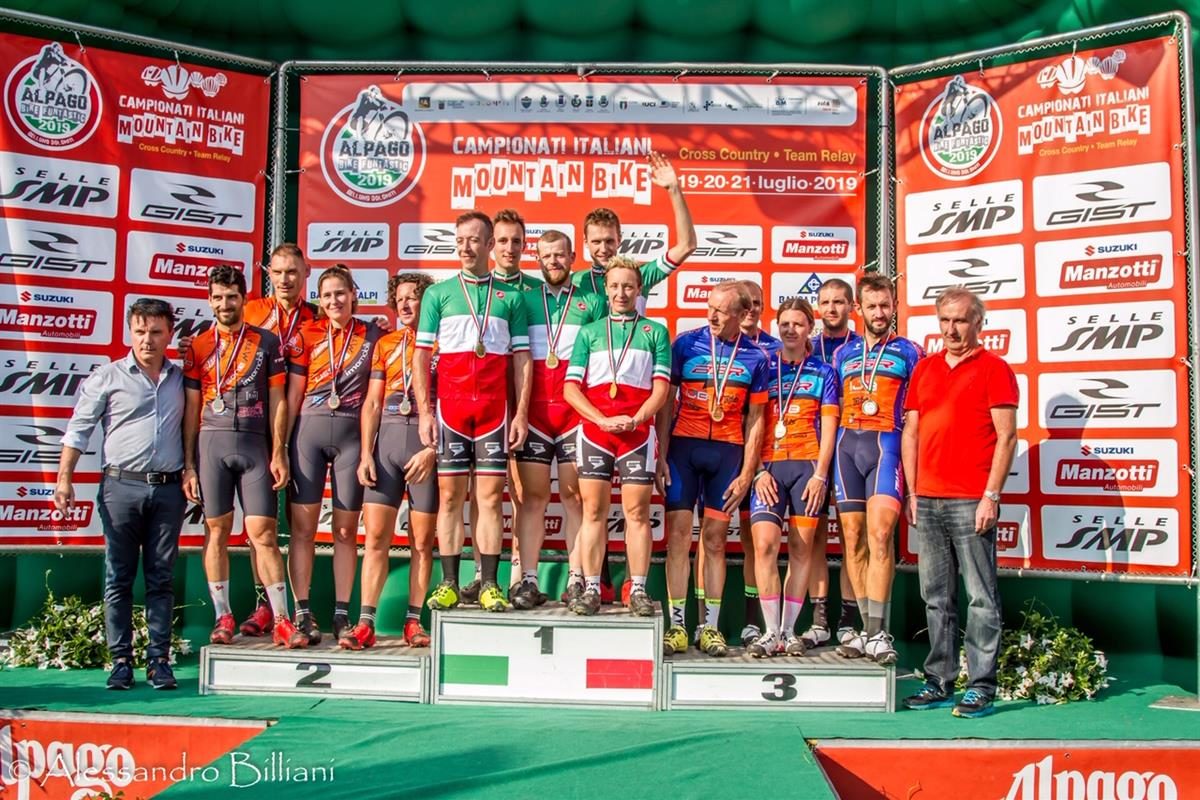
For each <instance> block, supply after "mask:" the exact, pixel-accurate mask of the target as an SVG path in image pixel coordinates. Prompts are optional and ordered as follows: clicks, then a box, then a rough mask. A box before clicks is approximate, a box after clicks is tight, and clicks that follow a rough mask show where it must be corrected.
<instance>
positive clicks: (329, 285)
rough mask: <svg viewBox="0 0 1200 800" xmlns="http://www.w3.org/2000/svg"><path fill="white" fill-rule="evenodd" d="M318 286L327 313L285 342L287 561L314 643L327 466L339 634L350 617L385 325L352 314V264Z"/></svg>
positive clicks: (303, 625) (303, 626)
mask: <svg viewBox="0 0 1200 800" xmlns="http://www.w3.org/2000/svg"><path fill="white" fill-rule="evenodd" d="M317 292H318V302H319V303H320V308H321V313H322V314H323V317H322V318H321V319H318V320H317V321H315V322H310V323H308V324H306V325H305V326H304V327H302V328H301V329H300V330H299V332H297V333H295V334H293V336H292V339H291V341H289V342H288V345H287V347H288V353H289V357H290V361H289V364H288V373H289V377H288V412H289V414H288V416H289V420H288V421H289V424H290V428H291V430H290V451H289V452H290V455H291V467H292V470H291V471H292V483H291V510H292V518H291V521H292V537H291V541H290V544H289V547H288V569H289V571H290V572H291V576H292V592H293V593H294V594H295V596H296V626H297V627H298V628H300V630H302V631H304V632H305V633H307V634H308V637H309V642H310V643H312V644H317V643H319V642H320V641H321V630H320V628H319V627H318V626H317V624H316V621H315V619H314V618H313V614H312V611H311V609H310V608H309V605H308V593H309V588H310V586H311V584H312V569H313V556H314V537H315V536H316V533H317V525H318V522H319V518H320V514H321V500H322V498H323V497H324V495H325V478H326V474H327V473H328V472H332V474H333V477H332V481H331V489H332V494H333V521H332V525H331V533H332V536H333V581H334V600H335V604H334V614H333V636H334V639H340V638H341V635H342V632H343V631H344V630H345V629H346V628H347V627H349V625H350V616H349V615H350V610H349V605H350V592H351V591H352V590H353V588H354V574H355V572H356V571H357V566H358V564H357V562H358V519H359V513H360V511H361V510H362V499H363V487H362V484H361V483H359V482H358V474H357V471H358V462H359V453H360V449H361V444H362V437H361V434H360V431H359V422H358V416H359V412H360V410H361V409H362V405H363V401H364V400H365V399H366V395H367V383H368V381H369V380H370V376H371V357H372V354H373V351H374V347H375V342H376V341H377V340H378V338H379V333H380V332H379V329H378V328H377V327H376V326H375V325H374V324H368V323H365V322H362V321H361V320H358V319H355V318H354V311H355V309H356V307H357V305H358V294H357V291H356V288H355V285H354V279H353V277H352V276H351V274H350V270H349V269H347V268H346V267H344V266H341V265H338V266H334V267H330V268H329V269H327V270H325V271H324V272H322V273H321V277H320V279H319V281H318V282H317Z"/></svg>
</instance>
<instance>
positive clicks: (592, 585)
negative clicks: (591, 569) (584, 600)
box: [583, 575, 600, 594]
mask: <svg viewBox="0 0 1200 800" xmlns="http://www.w3.org/2000/svg"><path fill="white" fill-rule="evenodd" d="M593 589H594V590H595V591H596V593H597V594H599V593H600V576H599V575H588V576H587V577H585V578H584V579H583V590H584V591H585V592H586V591H590V590H593Z"/></svg>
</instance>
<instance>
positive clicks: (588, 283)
mask: <svg viewBox="0 0 1200 800" xmlns="http://www.w3.org/2000/svg"><path fill="white" fill-rule="evenodd" d="M677 269H679V265H678V264H676V263H674V262H673V261H671V259H669V258H667V256H666V255H661V256H659V257H658V258H656V259H654V260H653V261H647V262H646V263H645V264H642V265H641V266H640V267H639V268H638V271H639V272H641V273H642V296H641V297H639V298H638V313H639V314H642V313H645V311H646V298H647V297H649V295H650V290H651V289H653V288H654V287H655V286H657V285H658V284H660V283H662V282H663V281H665V280H666V279H667V278H669V277H671V273H672V272H674V271H675V270H677ZM571 282H572V283H574V284H575V285H576V286H577V287H578V288H579V290H580V291H582V292H585V293H587V294H589V295H596V296H597V297H598V298H599V299H600V304H601V313H602V314H607V313H608V292H607V291H605V288H604V267H601V266H597V265H595V264H593V265H592V266H591V267H590V268H589V269H581V270H579V271H578V272H575V273H572V275H571Z"/></svg>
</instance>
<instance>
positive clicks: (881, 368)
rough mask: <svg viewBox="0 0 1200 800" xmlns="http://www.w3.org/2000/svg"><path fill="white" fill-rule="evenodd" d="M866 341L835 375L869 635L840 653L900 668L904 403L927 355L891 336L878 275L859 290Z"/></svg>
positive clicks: (840, 465)
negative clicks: (895, 635) (896, 590)
mask: <svg viewBox="0 0 1200 800" xmlns="http://www.w3.org/2000/svg"><path fill="white" fill-rule="evenodd" d="M858 305H859V310H860V313H861V315H862V319H863V325H864V326H865V331H864V333H863V338H861V339H856V340H854V341H852V342H848V343H847V344H845V345H844V346H842V347H841V348H839V349H838V351H837V355H835V356H834V358H833V368H834V371H835V372H837V374H838V380H839V381H840V382H841V385H842V421H841V428H840V431H839V434H838V444H837V455H836V462H835V467H834V472H835V476H836V486H837V508H838V522H839V524H840V525H841V532H842V542H843V549H844V550H845V567H844V569H846V570H847V571H848V572H849V573H850V582H851V584H852V585H853V586H854V595H855V597H857V598H858V608H859V613H860V614H861V615H862V618H863V621H864V623H865V630H863V631H861V632H859V633H857V634H856V635H854V636H852V637H850V638H849V640H848V641H847V642H846V643H845V644H842V645H839V646H838V650H837V651H838V653H839V654H840V655H842V656H843V657H845V658H861V657H862V656H864V655H865V656H867V657H868V658H870V659H872V660H873V661H875V662H877V663H879V664H894V663H896V651H895V649H894V648H893V647H892V637H891V635H890V634H888V633H887V632H886V631H885V630H884V628H885V627H886V625H887V618H888V612H889V611H890V606H891V596H892V579H893V578H894V577H895V574H896V564H895V556H894V553H893V544H892V538H893V536H894V534H895V530H896V523H897V522H898V521H899V519H900V505H901V502H902V501H903V499H904V483H903V475H902V470H901V467H900V438H901V430H902V427H903V421H902V420H903V418H902V416H901V415H902V414H903V409H904V396H905V393H906V392H907V390H908V381H909V378H911V377H912V373H913V370H914V369H915V368H916V365H917V361H918V360H919V359H920V358H921V357H922V356H923V355H924V353H923V352H922V351H921V348H920V347H918V346H917V345H916V344H914V343H913V342H911V341H909V340H908V339H904V338H902V337H899V336H894V335H893V334H892V324H893V322H894V321H895V318H896V289H895V287H894V286H893V284H892V282H891V281H890V280H888V279H887V278H885V277H883V276H881V275H867V276H866V277H864V278H863V279H862V280H861V281H860V282H859V284H858Z"/></svg>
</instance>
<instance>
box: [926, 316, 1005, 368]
mask: <svg viewBox="0 0 1200 800" xmlns="http://www.w3.org/2000/svg"><path fill="white" fill-rule="evenodd" d="M907 322H908V332H907V334H906V335H907V336H908V338H910V339H912V340H913V341H914V342H916V343H917V344H918V345H920V346H921V347H922V348H923V349H924V350H925V352H926V354H928V355H934V354H936V353H940V352H942V350H943V349H944V348H945V342H944V341H943V340H942V330H941V328H940V327H939V326H938V318H937V317H936V316H932V315H930V316H913V317H909V318H908V320H907ZM979 343H980V344H982V345H983V346H984V347H985V348H986V349H988V350H990V351H991V352H993V353H995V354H996V355H998V356H1000V357H1001V358H1003V359H1004V360H1005V361H1007V362H1008V363H1009V364H1024V363H1025V362H1026V361H1027V360H1028V350H1027V348H1026V339H1025V312H1024V311H1023V310H1021V309H1005V310H1001V311H988V312H987V316H986V317H984V320H983V330H982V331H980V333H979Z"/></svg>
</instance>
